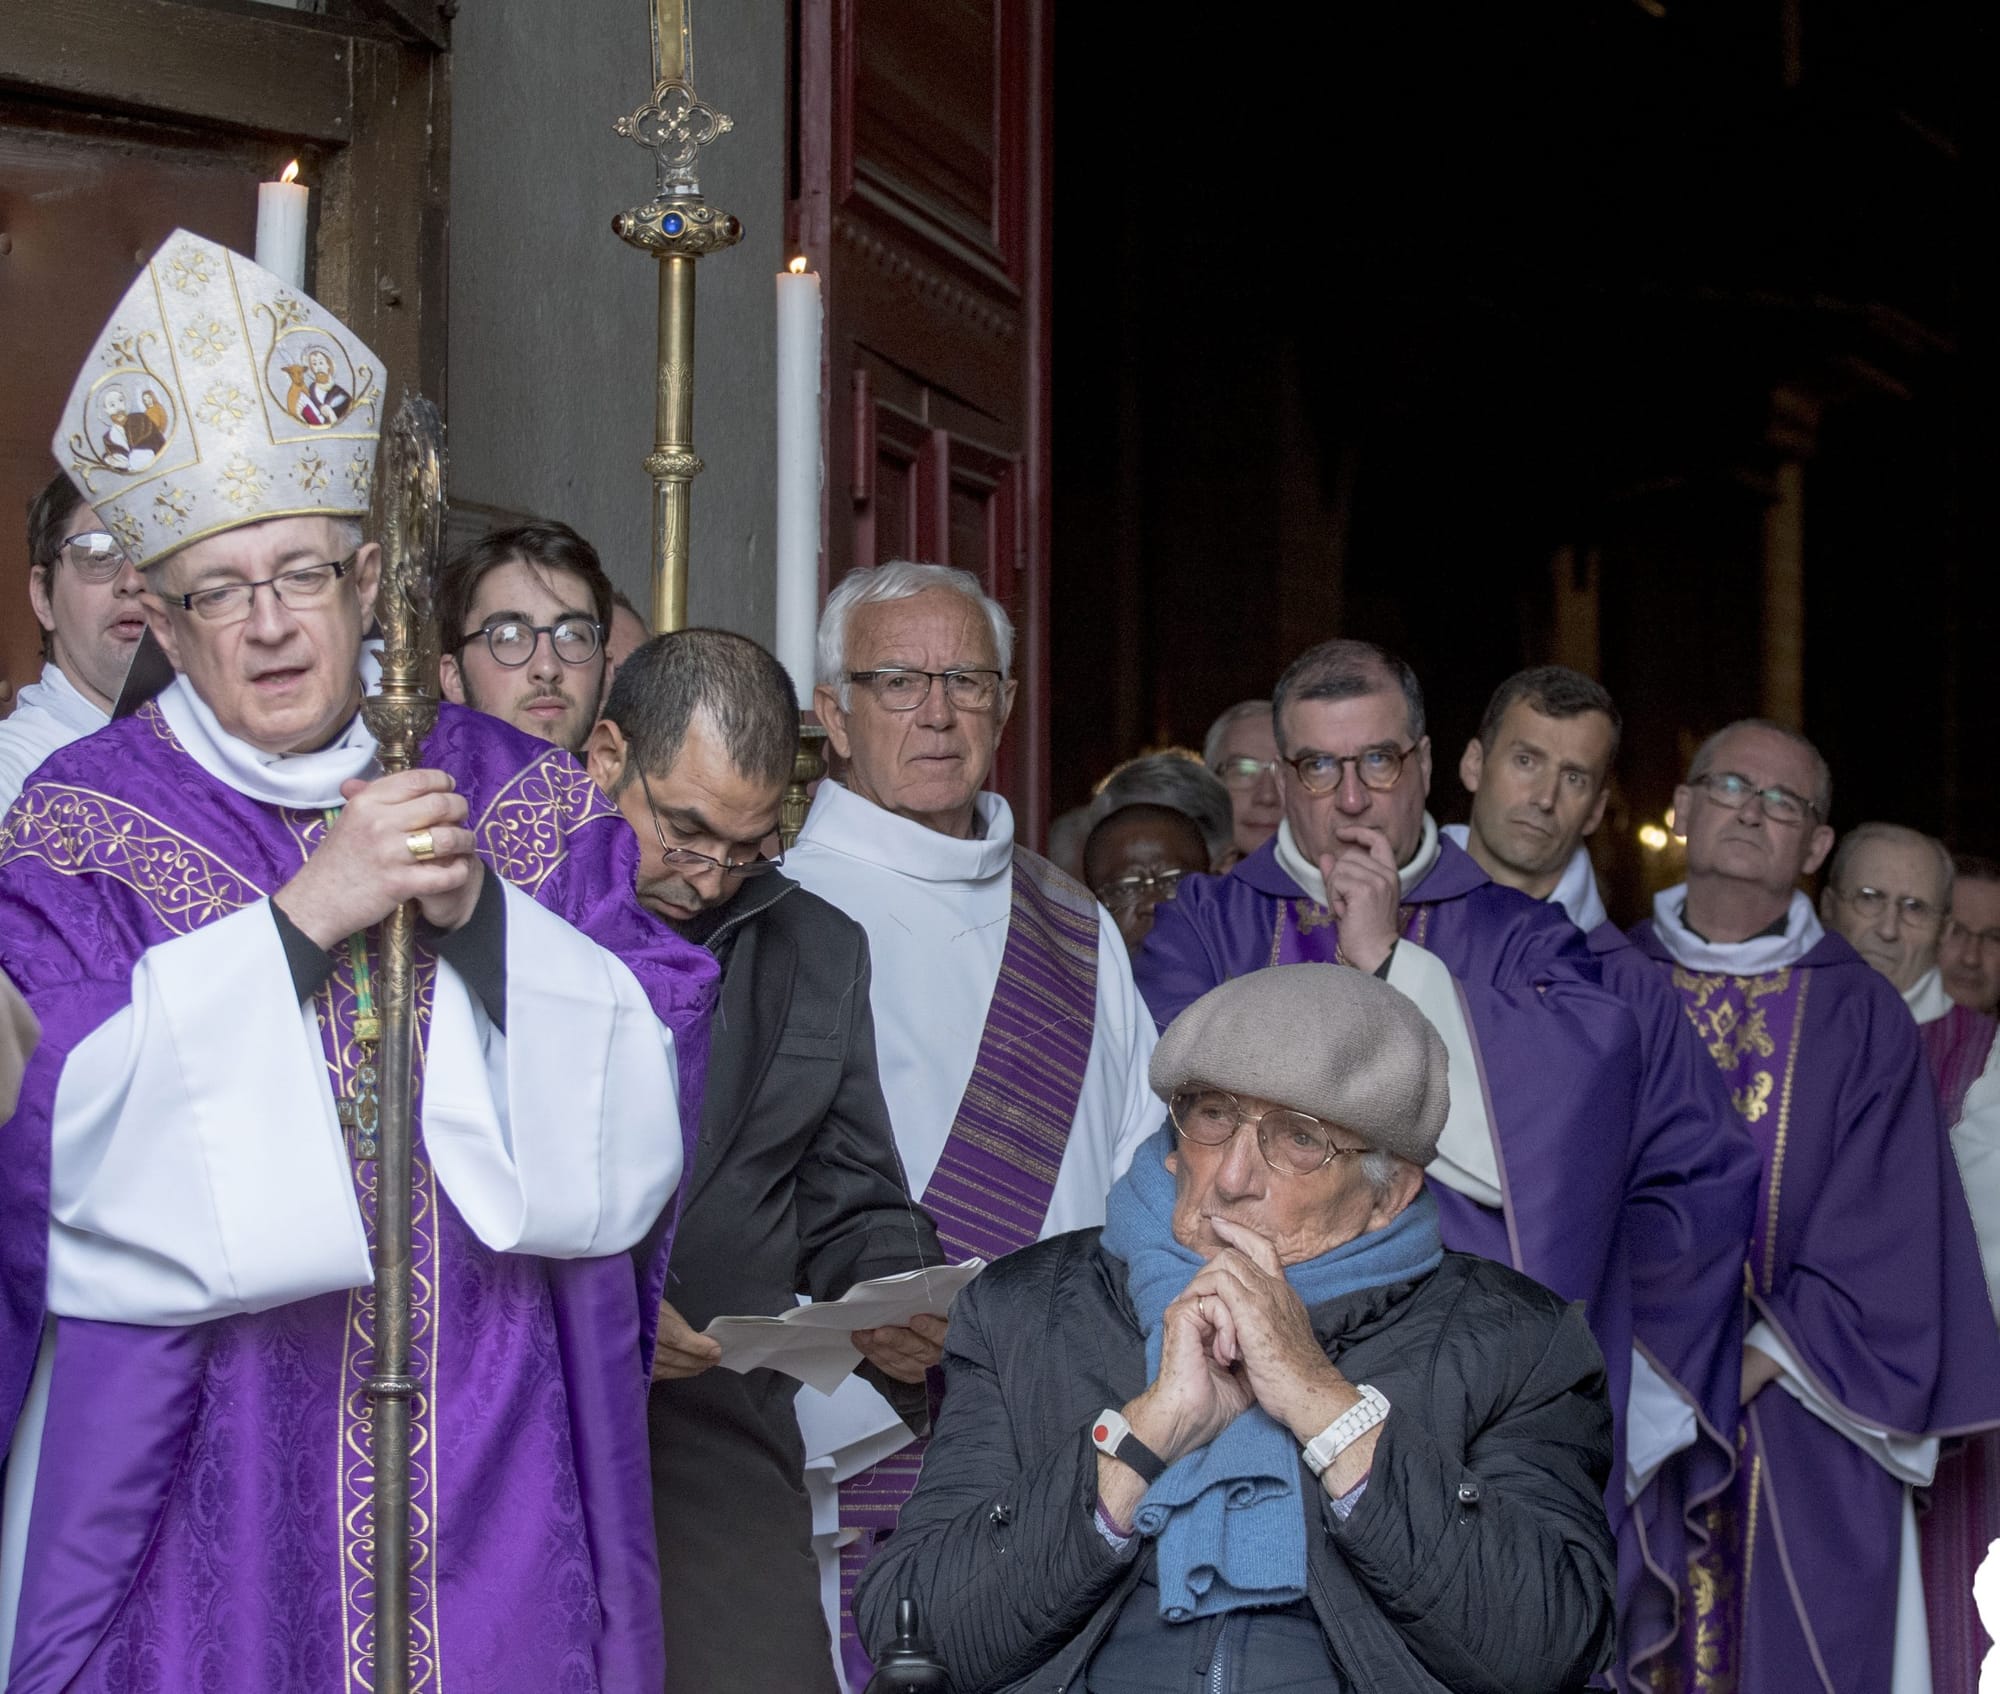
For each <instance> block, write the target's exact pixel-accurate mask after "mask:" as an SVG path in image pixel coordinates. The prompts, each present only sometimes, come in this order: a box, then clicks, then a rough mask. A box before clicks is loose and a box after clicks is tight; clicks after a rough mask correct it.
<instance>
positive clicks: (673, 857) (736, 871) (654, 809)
mask: <svg viewBox="0 0 2000 1694" xmlns="http://www.w3.org/2000/svg"><path fill="white" fill-rule="evenodd" d="M632 768H633V769H634V770H638V771H639V787H640V788H641V789H642V790H644V792H645V795H646V815H647V816H648V817H649V818H651V819H652V820H653V833H654V834H655V835H656V836H658V837H659V839H660V857H661V858H663V859H665V860H666V861H667V863H668V864H670V865H680V866H683V867H685V868H688V869H695V870H698V869H700V868H701V867H702V866H703V865H713V866H714V867H715V869H717V870H719V871H721V872H722V874H723V875H724V876H762V875H763V874H764V873H765V872H766V871H774V870H776V869H777V868H778V867H779V866H780V865H782V864H783V863H784V862H785V855H784V854H783V853H782V852H780V853H779V854H778V856H777V857H776V858H775V859H767V858H765V857H764V856H763V855H762V854H761V853H760V854H759V855H758V856H757V857H756V858H754V859H714V858H710V857H709V855H708V854H706V853H697V852H696V851H695V850H694V849H693V848H692V847H674V846H671V845H669V843H668V841H667V832H666V829H665V827H664V826H663V825H662V824H661V823H660V803H659V801H657V800H655V799H654V798H653V785H652V784H651V783H650V782H648V781H647V780H646V773H645V771H644V770H641V769H639V762H638V759H637V757H636V756H634V758H633V761H632Z"/></svg>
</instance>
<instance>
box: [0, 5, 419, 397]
mask: <svg viewBox="0 0 2000 1694" xmlns="http://www.w3.org/2000/svg"><path fill="white" fill-rule="evenodd" d="M357 10H358V12H359V13H360V15H358V16H356V17H352V18H348V17H328V16H323V15H320V14H317V13H309V12H292V11H287V10H284V9H281V8H278V7H273V6H264V5H258V4H255V3H253V0H0V39H4V40H5V41H6V43H7V48H6V52H5V54H4V55H0V94H5V95H6V96H8V97H9V101H10V104H11V105H12V106H14V107H15V108H16V109H20V108H22V107H25V108H27V109H28V110H29V112H30V113H32V111H33V109H34V108H35V107H38V106H41V107H48V108H51V109H52V114H67V115H70V116H73V115H74V114H76V113H77V112H79V111H81V112H84V113H87V114H90V115H92V116H93V117H106V118H111V119H113V120H116V119H118V118H122V117H133V118H142V119H150V120H156V121H164V122H167V123H172V124H175V125H177V126H179V127H181V128H182V129H192V130H196V131H208V132H215V133H221V134H225V135H229V136H232V137H238V138H241V137H249V138H260V137H267V138H269V140H270V143H271V151H272V158H273V160H274V165H275V164H281V163H282V162H283V160H284V158H285V157H286V156H287V150H288V149H293V150H298V151H301V152H302V153H303V154H304V155H306V156H307V157H308V159H309V161H310V168H309V169H308V170H307V172H306V178H307V180H308V181H309V182H311V184H312V186H313V188H314V189H315V190H316V192H315V194H314V196H313V199H314V206H313V214H314V230H315V237H314V241H313V247H312V256H311V257H312V262H311V265H310V268H309V272H308V276H307V287H308V288H309V289H311V291H312V294H313V296H314V298H315V299H317V300H318V301H319V302H320V303H321V304H322V305H324V306H325V307H326V308H327V309H328V310H329V311H330V312H332V313H333V314H334V315H335V316H336V317H338V318H339V319H340V320H341V321H342V322H343V323H345V324H346V325H347V326H348V328H350V329H351V330H353V331H354V333H355V334H356V335H358V336H360V337H361V339H362V340H363V341H365V342H366V343H367V344H368V345H369V346H370V347H371V348H373V349H374V351H375V352H376V353H377V354H378V355H379V356H380V357H381V359H382V361H383V364H384V365H385V366H386V368H387V370H388V372H389V400H390V403H391V405H392V406H393V404H394V403H395V401H396V400H398V399H399V398H400V397H401V395H402V393H403V392H404V391H405V390H411V391H416V390H421V391H422V392H423V393H425V394H427V395H429V396H430V398H431V399H432V400H434V401H435V402H436V403H437V404H438V406H439V407H440V409H442V408H443V407H444V406H445V403H446V399H447V395H446V392H445V370H446V341H445V286H446V280H447V275H446V255H447V240H448V236H449V229H450V194H451V73H450V65H451V59H450V53H449V46H450V34H449V24H448V21H447V19H448V13H449V7H448V5H447V4H445V3H441V0H359V4H358V7H357ZM80 47H81V50H80Z"/></svg>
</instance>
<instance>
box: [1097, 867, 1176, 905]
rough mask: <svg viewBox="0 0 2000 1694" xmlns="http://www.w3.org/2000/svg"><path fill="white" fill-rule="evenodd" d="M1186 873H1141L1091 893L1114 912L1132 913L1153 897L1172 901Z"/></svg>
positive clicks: (1103, 886)
mask: <svg viewBox="0 0 2000 1694" xmlns="http://www.w3.org/2000/svg"><path fill="white" fill-rule="evenodd" d="M1185 875H1187V872H1185V871H1141V872H1140V873H1139V874H1138V875H1137V876H1121V877H1120V878H1118V880H1117V881H1116V882H1107V883H1104V884H1103V885H1101V886H1100V887H1097V888H1093V889H1092V890H1091V892H1092V893H1093V894H1095V895H1096V896H1097V897H1098V899H1100V900H1102V901H1103V902H1104V903H1105V905H1107V906H1109V907H1110V908H1111V909H1112V910H1113V911H1114V912H1124V911H1130V910H1131V909H1132V908H1133V907H1134V906H1136V905H1138V904H1139V902H1140V901H1142V900H1144V899H1145V898H1146V897H1147V896H1148V895H1151V896H1152V897H1153V898H1154V899H1155V900H1171V899H1172V898H1173V897H1174V895H1175V894H1176V893H1177V892H1178V891H1179V889H1180V885H1181V878H1182V877H1183V876H1185Z"/></svg>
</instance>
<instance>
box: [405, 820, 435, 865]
mask: <svg viewBox="0 0 2000 1694" xmlns="http://www.w3.org/2000/svg"><path fill="white" fill-rule="evenodd" d="M403 841H404V844H405V845H406V846H407V847H408V848H409V849H410V857H411V858H413V859H417V860H421V861H422V862H424V863H426V864H428V863H429V862H430V861H431V860H432V859H435V858H436V857H437V843H436V842H435V841H433V840H432V839H431V832H430V831H429V830H427V829H413V830H411V831H410V833H409V834H408V835H406V836H404V837H403Z"/></svg>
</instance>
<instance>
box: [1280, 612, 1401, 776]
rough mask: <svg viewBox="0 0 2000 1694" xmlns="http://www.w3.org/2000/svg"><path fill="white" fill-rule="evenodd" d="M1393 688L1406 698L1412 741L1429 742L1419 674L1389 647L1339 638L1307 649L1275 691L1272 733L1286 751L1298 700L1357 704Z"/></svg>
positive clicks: (1293, 662)
mask: <svg viewBox="0 0 2000 1694" xmlns="http://www.w3.org/2000/svg"><path fill="white" fill-rule="evenodd" d="M1390 689H1396V690H1398V691H1399V692H1400V693H1401V694H1402V696H1403V709H1404V713H1405V715H1406V716H1407V717H1408V718H1409V725H1410V740H1411V741H1412V742H1417V741H1421V740H1423V738H1424V691H1423V688H1422V686H1421V685H1420V684H1419V683H1418V681H1417V673H1416V672H1415V671H1413V670H1411V669H1410V667H1409V666H1408V665H1407V664H1405V663H1404V662H1403V661H1402V660H1401V659H1399V658H1397V657H1396V655H1395V654H1394V653H1391V652H1390V651H1389V650H1388V648H1386V647H1378V646H1376V645H1375V643H1374V642H1372V641H1349V640H1346V639H1343V638H1341V637H1339V636H1336V637H1335V638H1334V639H1333V640H1331V641H1322V642H1321V643H1320V644H1319V645H1318V646H1317V647H1308V648H1307V649H1306V650H1305V651H1304V652H1303V653H1301V654H1300V655H1299V656H1298V657H1297V658H1296V659H1294V660H1293V661H1292V662H1291V663H1290V664H1289V665H1287V666H1286V667H1285V674H1284V675H1283V676H1281V677H1279V678H1278V686H1277V687H1276V688H1274V689H1272V690H1271V733H1272V734H1273V736H1275V737H1276V739H1277V743H1278V751H1279V752H1281V753H1282V752H1284V751H1285V750H1286V749H1285V724H1284V717H1285V708H1286V707H1287V706H1289V705H1290V704H1291V703H1292V702H1293V701H1294V700H1358V699H1361V698H1362V697H1364V696H1365V695H1369V694H1382V693H1386V692H1387V691H1388V690H1390Z"/></svg>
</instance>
